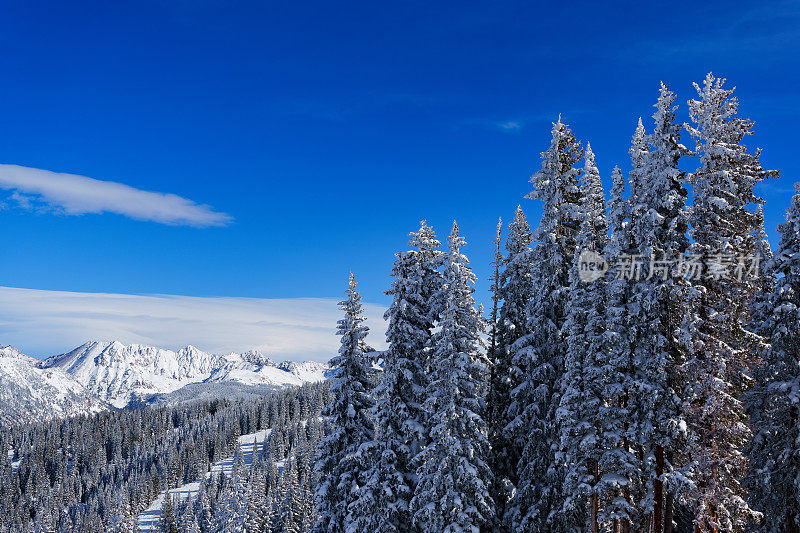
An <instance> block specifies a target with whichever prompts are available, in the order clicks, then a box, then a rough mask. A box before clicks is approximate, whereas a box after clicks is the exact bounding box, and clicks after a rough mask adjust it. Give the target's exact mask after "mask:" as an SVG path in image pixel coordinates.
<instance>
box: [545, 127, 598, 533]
mask: <svg viewBox="0 0 800 533" xmlns="http://www.w3.org/2000/svg"><path fill="white" fill-rule="evenodd" d="M584 160H585V164H584V169H583V175H582V177H581V205H580V220H581V222H580V229H579V231H578V235H577V236H576V249H575V254H574V256H573V257H574V263H573V267H572V269H570V274H569V276H570V287H569V297H568V300H567V319H566V321H565V322H564V326H563V328H562V335H563V338H564V341H565V343H566V345H567V352H566V359H565V362H564V377H563V379H562V380H561V383H560V397H561V400H560V405H559V406H558V409H557V410H556V423H557V425H558V428H559V443H558V444H559V456H558V459H559V462H560V463H562V464H563V468H564V484H563V490H564V495H565V500H564V506H563V508H562V509H556V510H555V512H556V513H557V514H562V515H564V517H563V518H561V519H560V521H561V522H562V523H569V522H574V521H576V520H581V517H584V516H588V525H589V528H588V529H589V531H591V532H592V533H597V532H598V531H599V526H600V523H599V519H598V514H599V512H600V497H601V494H600V492H599V490H600V489H601V486H600V484H599V481H600V458H601V456H602V448H601V447H600V445H601V439H602V433H601V431H602V427H601V418H600V417H601V415H602V414H603V405H604V402H603V382H602V378H603V377H604V375H603V368H604V367H605V365H606V362H607V359H608V358H607V356H606V354H605V353H604V351H603V350H604V343H603V333H604V330H605V319H604V310H605V291H604V289H605V283H606V280H605V278H604V276H603V275H602V274H603V273H602V272H601V268H602V264H601V262H600V259H601V258H602V256H601V255H600V254H601V252H602V251H603V250H604V249H605V247H606V243H607V241H608V222H607V220H606V212H605V198H604V196H603V184H602V181H601V179H600V172H599V171H598V170H597V166H596V165H595V156H594V153H593V152H592V148H591V145H589V144H588V143H587V145H586V151H585V153H584ZM592 267H595V268H592ZM587 504H588V507H587Z"/></svg>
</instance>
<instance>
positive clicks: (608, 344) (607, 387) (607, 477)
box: [599, 119, 644, 533]
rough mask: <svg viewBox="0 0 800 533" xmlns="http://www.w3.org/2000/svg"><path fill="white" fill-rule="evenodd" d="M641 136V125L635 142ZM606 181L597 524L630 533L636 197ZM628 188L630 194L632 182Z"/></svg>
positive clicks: (635, 505)
mask: <svg viewBox="0 0 800 533" xmlns="http://www.w3.org/2000/svg"><path fill="white" fill-rule="evenodd" d="M643 130H644V128H643V127H642V126H641V119H640V121H639V127H637V136H638V134H639V132H643ZM637 136H635V137H634V144H633V146H632V149H631V156H632V160H633V163H634V169H635V170H636V164H637V157H638V155H639V154H638V146H637V144H636V143H637V140H636V137H637ZM611 180H612V187H611V198H610V199H609V202H608V213H609V221H610V226H611V230H612V231H611V236H610V238H609V240H608V244H607V246H606V250H605V254H604V256H605V259H606V260H607V261H608V263H609V265H610V267H609V272H608V274H607V278H608V283H607V284H606V287H605V292H606V295H605V296H606V310H605V325H606V328H605V329H606V331H605V333H604V335H603V350H604V351H605V353H606V354H607V357H608V361H607V364H606V365H605V366H604V367H603V368H602V377H601V380H602V383H603V398H604V399H605V404H604V409H603V411H602V415H601V416H600V421H601V427H602V431H601V436H602V437H601V439H602V440H601V446H602V448H603V454H602V455H601V458H600V471H601V473H602V478H601V483H602V485H603V489H604V492H605V501H603V505H602V507H601V510H600V516H599V520H600V522H601V523H606V522H610V523H612V524H618V530H619V531H621V532H623V533H629V532H630V531H638V530H639V529H640V527H641V523H642V520H641V513H640V512H639V502H640V501H641V500H642V495H643V490H642V480H641V478H642V476H641V461H640V460H639V458H638V457H637V454H636V447H635V443H636V442H637V439H636V428H635V426H634V425H633V424H632V423H631V421H632V416H631V413H632V412H634V411H635V409H636V407H635V405H636V402H637V391H636V387H635V382H634V358H633V346H632V338H633V336H632V334H631V330H632V321H631V307H632V302H631V297H632V294H633V284H632V282H631V280H630V279H629V277H628V276H626V275H625V273H624V272H623V270H622V269H623V268H624V267H623V265H624V262H625V258H627V257H631V256H632V255H633V254H634V253H635V251H636V250H635V249H634V241H633V232H632V225H631V200H632V199H633V198H635V196H634V195H633V192H631V195H630V197H629V198H625V177H624V176H623V174H622V171H621V170H620V169H619V167H615V168H614V170H613V172H612V174H611ZM630 182H631V189H634V180H633V179H631V180H630Z"/></svg>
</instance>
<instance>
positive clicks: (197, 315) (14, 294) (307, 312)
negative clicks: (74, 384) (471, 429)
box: [0, 287, 386, 361]
mask: <svg viewBox="0 0 800 533" xmlns="http://www.w3.org/2000/svg"><path fill="white" fill-rule="evenodd" d="M336 302H337V300H336V299H327V298H289V299H259V298H232V297H220V298H206V297H194V296H171V295H130V294H103V293H83V292H63V291H45V290H35V289H18V288H11V287H0V345H7V344H10V345H13V346H15V347H16V348H18V349H19V350H21V351H22V352H24V353H27V354H29V355H33V356H37V357H45V356H50V355H56V354H59V353H63V352H66V351H69V350H71V349H72V348H74V347H76V346H79V345H80V344H83V343H84V342H86V341H87V340H91V339H98V340H118V341H120V342H123V343H126V344H147V345H152V346H158V347H162V348H170V349H177V348H180V347H182V346H185V345H187V344H192V345H194V346H197V347H198V348H200V349H201V350H205V351H209V352H213V353H227V352H232V351H237V352H238V351H245V350H250V349H258V350H261V351H263V352H264V353H266V354H268V355H269V356H270V357H272V358H274V359H278V360H281V359H287V360H307V359H312V360H316V361H327V360H328V359H330V358H331V357H333V356H334V355H335V354H336V351H337V350H338V348H339V337H337V336H336V334H335V331H336V321H337V320H338V319H339V318H340V314H341V312H340V311H339V309H338V308H337V305H336ZM365 312H366V314H367V318H368V320H367V325H368V326H369V327H370V328H371V333H370V336H369V337H368V341H369V342H370V344H371V345H372V346H374V347H375V348H377V349H382V348H384V346H385V344H384V332H385V328H386V326H385V322H384V320H383V318H382V317H383V312H384V308H382V307H381V306H378V305H371V304H365Z"/></svg>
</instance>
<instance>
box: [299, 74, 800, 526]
mask: <svg viewBox="0 0 800 533" xmlns="http://www.w3.org/2000/svg"><path fill="white" fill-rule="evenodd" d="M724 84H725V80H724V79H721V78H715V77H714V76H713V75H711V74H709V75H708V76H707V77H706V79H705V81H704V82H703V84H702V85H695V88H696V89H697V97H696V98H695V99H693V100H690V101H689V114H690V116H691V120H692V122H691V124H685V125H681V124H678V123H676V117H675V111H676V109H677V106H676V105H675V99H676V96H675V94H674V93H672V92H671V91H670V90H669V89H668V87H667V86H666V85H664V84H662V86H661V89H660V93H659V95H658V99H657V101H656V104H655V113H654V114H653V116H652V118H653V124H652V126H650V127H649V131H648V128H646V127H645V125H644V123H643V122H642V121H641V120H640V121H639V124H638V126H637V127H636V129H635V132H634V135H633V140H632V143H631V148H630V156H631V170H630V172H629V174H628V177H627V179H626V178H625V176H624V174H623V172H622V171H621V170H620V169H619V167H617V168H615V169H614V171H613V174H612V188H611V191H610V199H609V200H608V201H606V197H605V194H604V191H603V185H602V181H601V177H600V173H599V172H598V170H597V167H596V165H595V156H594V153H593V152H592V149H591V146H590V145H589V144H588V143H587V144H586V146H585V148H584V147H582V146H581V143H580V142H579V141H577V140H576V137H575V135H574V134H573V133H572V131H571V130H570V128H569V126H567V125H566V124H564V123H563V122H562V121H561V120H560V119H559V120H558V122H556V123H555V124H554V125H553V129H552V142H551V144H550V147H549V148H548V149H547V150H546V151H545V152H543V153H542V164H541V169H540V170H539V171H538V172H536V173H535V174H534V175H533V177H532V178H531V183H532V185H533V190H532V191H531V193H530V194H529V195H528V198H531V199H535V200H539V201H540V202H542V204H543V211H542V217H541V220H540V222H539V226H538V228H536V229H533V230H532V229H531V227H530V226H529V225H528V222H527V221H526V219H525V215H524V213H523V211H522V209H521V208H518V209H517V211H516V213H515V215H514V218H513V220H512V222H511V224H509V225H508V231H507V235H506V237H505V252H503V251H502V249H501V244H502V242H503V239H502V229H503V227H502V224H498V227H497V239H496V241H495V245H496V251H495V257H494V267H495V270H494V275H493V277H492V280H491V281H492V287H491V288H492V291H493V294H494V299H493V303H492V307H491V309H490V310H489V312H488V313H487V314H488V315H489V317H488V319H485V318H483V316H482V315H484V313H483V312H482V310H481V309H480V308H478V307H476V302H475V300H474V298H473V290H474V289H473V287H474V283H475V276H474V274H473V273H472V271H471V270H470V267H469V261H468V260H467V258H466V256H464V255H463V253H462V248H463V246H464V244H465V240H464V238H463V237H462V236H461V234H460V233H459V228H458V226H457V225H456V224H455V223H454V224H453V227H452V231H451V233H450V236H449V238H448V240H447V246H446V249H445V250H441V249H440V243H439V242H438V241H437V240H436V237H435V235H434V232H433V230H432V229H431V228H430V227H428V226H427V225H426V224H425V222H423V223H422V225H421V227H420V229H419V230H418V231H417V232H415V233H412V234H411V240H410V242H409V245H410V247H411V250H409V251H404V252H400V253H398V254H397V259H396V261H395V263H394V267H393V269H392V276H393V278H394V281H393V283H392V286H391V289H390V290H389V291H388V294H389V295H390V296H392V298H393V302H392V305H391V307H390V308H389V310H388V312H387V313H386V319H387V320H388V333H387V340H388V343H389V348H388V350H387V351H386V352H385V354H384V364H383V373H382V376H381V378H380V381H379V383H378V384H377V386H375V387H373V385H372V383H371V382H370V380H369V379H368V378H367V376H368V370H369V364H370V361H369V357H367V356H365V353H366V352H367V349H368V348H367V345H366V340H365V337H366V334H367V329H366V327H365V325H364V323H363V321H364V319H363V314H362V310H361V304H360V297H359V295H358V292H357V290H356V286H355V282H354V280H353V278H352V277H351V280H350V288H349V290H348V292H347V295H348V298H347V300H346V301H345V302H343V304H342V309H343V310H344V312H345V315H346V318H345V319H344V320H342V321H341V322H340V331H339V333H340V334H341V335H342V347H341V351H340V353H339V356H338V357H337V358H336V359H335V360H334V361H333V364H334V366H335V367H337V368H338V369H339V372H338V374H337V375H336V377H335V378H334V379H333V382H332V385H331V390H332V393H333V395H334V401H333V403H331V404H330V405H328V407H327V408H326V411H325V413H326V415H327V416H328V417H329V419H330V421H331V424H332V429H331V433H329V434H328V436H327V437H326V438H325V439H324V440H323V441H322V443H321V446H320V456H319V461H318V462H317V473H318V474H319V476H320V480H319V487H318V490H317V499H318V512H319V519H318V521H317V523H316V525H315V528H314V531H317V532H328V533H334V532H348V533H355V532H376V533H377V532H412V531H413V532H424V533H439V532H449V533H461V532H467V531H473V532H477V531H513V532H576V531H586V532H592V533H598V532H600V531H602V532H609V533H612V532H613V533H632V532H645V533H652V532H657V533H667V532H693V531H695V532H722V531H732V532H738V531H747V530H752V531H765V532H796V531H800V460H798V457H800V453H798V449H800V448H798V442H800V440H798V437H800V431H798V401H800V396H798V394H799V393H798V391H800V366H798V362H799V361H800V311H799V309H800V186H798V194H797V195H796V196H794V198H793V199H792V201H791V205H790V207H789V210H788V214H787V220H786V222H785V223H784V224H782V225H781V226H780V227H779V228H778V231H779V233H780V236H781V239H780V248H779V250H778V251H777V253H775V255H774V256H773V254H772V253H771V251H770V247H769V244H768V242H767V239H766V232H765V230H764V223H763V203H764V202H763V200H762V199H760V198H759V197H758V196H757V195H756V193H755V192H754V187H755V186H756V185H758V184H759V183H761V182H762V181H764V180H765V179H768V178H771V177H775V176H777V172H774V171H767V170H764V169H763V168H762V165H761V163H760V161H759V158H760V152H759V151H748V149H747V148H746V146H745V145H744V144H743V143H744V141H745V139H746V138H747V136H748V135H751V134H752V129H753V123H752V122H751V121H750V120H747V119H743V118H740V117H739V116H738V114H737V112H738V102H737V100H736V98H735V97H734V96H733V91H732V90H731V89H728V88H726V87H725V85H724ZM684 132H685V133H688V135H689V136H690V137H691V138H692V139H693V140H694V146H693V147H692V148H687V147H686V146H684V145H683V144H681V134H682V133H684ZM684 158H693V160H694V161H696V163H697V167H696V169H695V170H694V171H692V172H687V171H685V170H684V169H685V168H686V167H687V166H688V165H687V162H688V161H692V159H684ZM690 192H691V197H690Z"/></svg>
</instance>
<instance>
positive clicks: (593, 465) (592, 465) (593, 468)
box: [586, 459, 600, 533]
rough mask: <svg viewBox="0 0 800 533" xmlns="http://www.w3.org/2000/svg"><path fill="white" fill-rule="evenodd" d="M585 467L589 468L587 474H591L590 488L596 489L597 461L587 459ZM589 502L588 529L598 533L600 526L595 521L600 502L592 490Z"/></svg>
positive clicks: (598, 468) (598, 474)
mask: <svg viewBox="0 0 800 533" xmlns="http://www.w3.org/2000/svg"><path fill="white" fill-rule="evenodd" d="M586 462H587V465H586V466H587V467H588V468H589V472H591V473H592V487H593V488H595V487H597V478H598V477H600V467H599V465H598V464H597V461H593V460H592V459H587V460H586ZM590 502H591V511H590V516H589V528H590V531H591V533H599V532H600V524H599V522H598V521H597V515H598V513H599V511H600V501H599V499H598V497H597V491H596V490H592V497H591V499H590Z"/></svg>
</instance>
